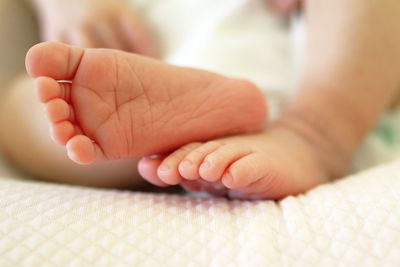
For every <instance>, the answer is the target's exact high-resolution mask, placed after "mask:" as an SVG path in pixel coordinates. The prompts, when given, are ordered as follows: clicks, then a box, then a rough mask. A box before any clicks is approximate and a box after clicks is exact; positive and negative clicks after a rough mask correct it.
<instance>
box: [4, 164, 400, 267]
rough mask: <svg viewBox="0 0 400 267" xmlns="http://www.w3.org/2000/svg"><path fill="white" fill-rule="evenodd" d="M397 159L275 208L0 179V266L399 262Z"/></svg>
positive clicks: (399, 167) (268, 204)
mask: <svg viewBox="0 0 400 267" xmlns="http://www.w3.org/2000/svg"><path fill="white" fill-rule="evenodd" d="M399 188H400V162H397V163H392V164H390V165H387V166H382V167H379V168H376V169H373V170H371V171H368V172H365V173H362V174H359V175H356V176H354V177H349V178H347V179H345V180H342V181H340V182H338V183H334V184H329V185H324V186H320V187H318V188H316V189H314V190H312V191H310V192H309V193H307V194H306V195H302V196H299V197H296V198H295V197H289V198H286V199H284V200H282V201H281V202H278V203H275V202H272V201H271V202H270V201H260V202H240V201H227V200H225V199H201V198H190V197H180V196H170V195H156V194H140V193H132V192H119V191H107V190H95V189H87V188H80V187H69V186H60V185H54V184H46V183H38V182H24V181H16V180H7V179H4V178H3V179H0V196H1V198H0V266H66V265H70V266H174V267H175V266H324V267H325V266H400V190H399Z"/></svg>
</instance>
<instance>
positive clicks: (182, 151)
mask: <svg viewBox="0 0 400 267" xmlns="http://www.w3.org/2000/svg"><path fill="white" fill-rule="evenodd" d="M200 145H201V144H200V143H190V144H188V145H185V146H183V147H181V148H179V149H178V150H175V151H174V152H172V153H171V154H170V155H168V156H167V157H166V158H165V159H164V160H163V162H162V163H161V165H160V166H159V168H158V170H157V174H158V177H160V179H161V180H162V181H163V182H164V183H166V184H169V185H176V184H179V183H180V182H181V181H182V176H181V174H180V173H179V170H178V165H179V164H180V163H181V162H182V160H183V159H184V158H185V157H186V155H187V154H189V153H190V152H191V151H193V150H194V149H196V148H197V147H199V146H200Z"/></svg>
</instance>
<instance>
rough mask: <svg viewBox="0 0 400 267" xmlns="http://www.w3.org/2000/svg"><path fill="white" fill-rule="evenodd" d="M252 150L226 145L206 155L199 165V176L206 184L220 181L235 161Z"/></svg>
mask: <svg viewBox="0 0 400 267" xmlns="http://www.w3.org/2000/svg"><path fill="white" fill-rule="evenodd" d="M251 152H252V150H251V149H250V148H249V146H247V145H242V144H227V145H223V146H221V147H220V148H218V149H217V150H215V151H214V152H212V153H210V154H208V155H207V156H206V157H205V159H204V161H203V163H202V164H201V165H200V169H199V174H200V176H201V178H203V179H204V180H206V181H208V182H216V181H218V180H220V179H221V176H222V175H223V174H224V172H225V170H226V169H227V168H228V167H229V166H230V165H231V164H232V163H233V162H235V161H237V160H239V159H240V158H242V157H245V156H247V155H249V154H250V153H251Z"/></svg>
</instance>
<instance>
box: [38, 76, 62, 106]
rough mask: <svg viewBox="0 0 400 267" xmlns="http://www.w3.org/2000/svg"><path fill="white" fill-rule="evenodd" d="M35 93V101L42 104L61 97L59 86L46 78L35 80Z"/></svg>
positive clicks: (54, 81)
mask: <svg viewBox="0 0 400 267" xmlns="http://www.w3.org/2000/svg"><path fill="white" fill-rule="evenodd" d="M35 91H36V97H37V99H38V100H39V101H40V102H42V103H46V102H48V101H50V100H52V99H55V98H60V97H61V88H60V85H59V84H58V83H57V82H56V80H54V79H52V78H48V77H39V78H37V79H36V80H35Z"/></svg>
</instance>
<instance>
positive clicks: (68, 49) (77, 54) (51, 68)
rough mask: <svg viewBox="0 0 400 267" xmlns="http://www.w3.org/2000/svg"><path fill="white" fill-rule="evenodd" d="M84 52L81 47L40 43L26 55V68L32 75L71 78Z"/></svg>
mask: <svg viewBox="0 0 400 267" xmlns="http://www.w3.org/2000/svg"><path fill="white" fill-rule="evenodd" d="M83 54H84V50H83V49H82V48H78V47H73V46H68V45H65V44H61V43H40V44H38V45H35V46H33V47H32V48H31V49H30V50H29V51H28V53H27V55H26V60H25V63H26V69H27V71H28V73H29V74H30V75H31V76H33V77H40V76H47V77H51V78H53V79H55V80H72V79H73V77H74V76H75V73H76V70H77V68H78V66H79V64H80V61H81V58H82V56H83Z"/></svg>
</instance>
